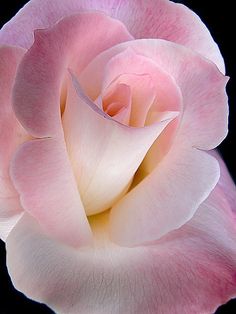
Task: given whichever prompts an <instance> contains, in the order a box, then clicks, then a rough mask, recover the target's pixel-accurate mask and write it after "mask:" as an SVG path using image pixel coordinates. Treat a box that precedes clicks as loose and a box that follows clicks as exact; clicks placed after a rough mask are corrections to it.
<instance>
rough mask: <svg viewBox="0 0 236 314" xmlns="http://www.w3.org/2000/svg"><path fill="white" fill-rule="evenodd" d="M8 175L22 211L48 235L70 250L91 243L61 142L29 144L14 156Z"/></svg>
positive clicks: (82, 209) (22, 146)
mask: <svg viewBox="0 0 236 314" xmlns="http://www.w3.org/2000/svg"><path fill="white" fill-rule="evenodd" d="M10 171H11V177H12V180H13V183H14V185H15V187H16V189H17V191H18V192H19V194H20V199H21V204H22V206H23V208H24V209H25V210H26V211H28V212H29V213H30V214H31V215H32V216H34V217H35V218H36V219H37V220H38V221H39V223H40V224H41V225H42V226H43V229H44V230H45V231H46V233H47V234H49V235H51V236H54V237H55V238H56V239H59V240H60V241H63V242H65V243H67V244H69V245H73V246H83V245H87V244H88V243H90V241H91V233H90V232H91V231H90V228H89V225H88V221H87V218H86V215H85V211H84V208H83V205H82V203H81V200H80V196H79V192H78V190H77V187H76V183H75V180H74V178H73V174H72V171H71V168H70V165H69V163H68V159H67V154H66V152H65V145H64V143H63V142H59V141H56V140H54V139H41V140H33V141H28V142H27V143H25V144H23V145H21V146H20V148H19V149H18V151H17V152H16V154H15V156H14V159H13V161H12V164H11V168H10Z"/></svg>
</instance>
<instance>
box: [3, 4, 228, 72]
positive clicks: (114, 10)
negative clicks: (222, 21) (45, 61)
mask: <svg viewBox="0 0 236 314" xmlns="http://www.w3.org/2000/svg"><path fill="white" fill-rule="evenodd" d="M84 9H85V10H100V11H104V12H106V13H107V14H108V15H110V16H112V17H114V18H117V19H119V20H120V21H122V22H123V23H124V24H125V25H126V26H127V28H128V30H129V31H130V32H131V33H132V34H133V35H134V37H135V38H163V39H167V40H170V41H173V42H176V43H179V44H182V45H185V46H187V47H189V48H191V49H193V50H196V51H197V52H200V53H201V54H203V55H204V56H206V57H207V58H209V59H210V60H212V61H213V62H215V63H216V64H217V65H218V67H219V69H220V70H221V71H222V72H224V61H223V59H222V56H221V54H220V51H219V49H218V47H217V45H216V44H215V42H214V41H213V39H212V37H211V35H210V33H209V31H208V29H207V28H206V26H205V25H204V24H203V23H202V21H201V20H200V18H199V17H198V16H197V15H196V14H195V13H193V12H192V11H191V10H189V9H188V8H187V7H185V6H184V5H181V4H176V3H172V2H170V1H168V0H156V1H153V0H141V1H132V0H127V1H120V0H119V1H118V0H101V1H97V0H89V1H88V0H63V1H62V0H53V1H51V0H31V1H30V2H29V3H28V4H27V5H26V6H25V7H24V8H23V9H22V10H21V11H20V12H19V13H18V14H17V15H16V16H15V17H14V18H13V19H12V20H11V21H10V22H9V23H7V24H6V25H5V26H4V27H3V29H2V30H1V33H0V42H2V43H8V44H14V45H20V46H22V47H26V48H29V47H30V46H31V44H32V42H33V30H34V29H36V28H46V27H49V26H51V25H53V24H55V23H56V22H57V21H58V20H60V19H61V18H62V17H65V16H68V15H70V14H73V13H75V12H78V11H80V10H84Z"/></svg>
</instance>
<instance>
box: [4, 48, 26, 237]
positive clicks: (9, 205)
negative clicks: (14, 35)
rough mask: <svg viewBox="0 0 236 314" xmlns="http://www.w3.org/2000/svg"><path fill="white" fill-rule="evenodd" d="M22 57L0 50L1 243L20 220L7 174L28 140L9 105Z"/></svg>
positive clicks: (16, 50) (10, 50) (14, 51)
mask: <svg viewBox="0 0 236 314" xmlns="http://www.w3.org/2000/svg"><path fill="white" fill-rule="evenodd" d="M24 53H25V51H24V49H22V48H14V47H10V46H1V47H0V73H1V76H2V79H1V80H0V91H1V92H0V104H1V106H0V226H1V227H0V238H1V239H2V240H4V241H5V240H6V237H7V236H8V234H9V232H10V231H11V229H12V228H13V227H14V225H15V223H16V222H17V220H18V219H19V218H20V217H21V206H20V203H19V199H18V194H17V192H16V191H15V189H14V187H13V185H12V182H11V180H10V178H9V173H8V170H9V162H10V159H11V155H12V153H13V152H14V150H15V149H16V148H17V146H18V145H20V144H21V143H22V142H24V141H26V139H27V134H26V132H25V130H24V129H23V128H22V126H21V125H20V124H19V122H18V121H17V120H16V118H15V115H14V113H13V110H12V103H11V102H12V100H11V93H12V86H13V83H14V79H15V74H16V70H17V67H18V64H19V63H20V61H21V59H22V56H23V55H24Z"/></svg>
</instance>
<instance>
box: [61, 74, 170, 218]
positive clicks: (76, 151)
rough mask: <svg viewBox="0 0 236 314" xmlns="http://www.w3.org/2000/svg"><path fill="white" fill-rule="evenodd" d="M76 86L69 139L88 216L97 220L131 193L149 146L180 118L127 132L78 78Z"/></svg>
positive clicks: (66, 122)
mask: <svg viewBox="0 0 236 314" xmlns="http://www.w3.org/2000/svg"><path fill="white" fill-rule="evenodd" d="M73 82H74V86H73V85H72V83H70V84H69V88H68V99H67V104H66V108H65V112H64V114H63V126H64V134H65V140H66V144H67V150H68V153H69V156H70V160H71V163H72V167H73V170H74V174H75V176H76V179H77V183H78V188H79V192H80V195H81V198H82V201H83V204H84V207H85V211H86V214H87V215H93V214H97V213H100V212H103V211H105V210H106V209H108V208H110V207H112V206H113V204H114V203H116V202H117V200H118V199H120V198H121V197H122V196H123V195H124V194H125V193H126V191H127V189H128V188H129V185H130V183H131V182H132V180H133V177H134V174H135V172H136V171H137V169H138V167H139V165H140V164H141V162H142V160H143V158H144V157H145V155H146V153H147V151H148V150H149V148H150V146H151V145H152V143H153V142H154V141H155V139H156V138H157V137H158V135H159V134H160V133H161V132H162V130H163V129H164V128H165V127H166V126H167V125H168V123H169V122H170V121H171V120H172V119H174V118H175V117H176V113H173V115H172V116H171V117H170V116H169V115H168V117H165V116H163V119H162V121H160V122H158V123H154V124H153V125H151V126H146V127H141V128H134V127H128V126H126V125H124V124H121V123H119V122H117V121H115V120H114V119H112V118H109V116H108V115H107V114H106V113H104V111H102V110H101V109H100V108H99V107H98V106H95V105H94V103H93V102H92V101H91V100H90V99H89V98H88V97H87V96H85V95H84V96H83V93H82V92H81V89H80V86H79V84H78V82H77V81H76V79H75V78H74V81H73ZM94 106H95V107H96V108H95V107H94Z"/></svg>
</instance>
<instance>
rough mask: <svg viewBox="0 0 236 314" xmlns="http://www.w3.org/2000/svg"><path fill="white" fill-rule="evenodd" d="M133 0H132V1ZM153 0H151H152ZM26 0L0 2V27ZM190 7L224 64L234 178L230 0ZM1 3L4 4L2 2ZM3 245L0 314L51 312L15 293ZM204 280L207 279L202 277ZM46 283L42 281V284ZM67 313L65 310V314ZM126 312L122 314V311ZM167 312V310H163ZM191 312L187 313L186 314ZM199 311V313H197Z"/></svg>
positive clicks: (231, 309) (227, 311)
mask: <svg viewBox="0 0 236 314" xmlns="http://www.w3.org/2000/svg"><path fill="white" fill-rule="evenodd" d="M134 1H135V0H134ZM153 1H155V0H153ZM26 2H27V1H20V0H19V1H9V2H8V1H7V2H6V1H3V0H1V4H0V27H1V26H2V25H3V24H4V23H6V22H7V21H8V20H9V19H10V18H11V17H12V16H14V14H15V13H16V12H17V11H18V10H19V9H20V8H21V7H22V6H23V5H24V4H25V3H26ZM175 2H181V3H183V4H185V5H187V6H188V7H189V8H191V9H192V10H194V11H195V12H196V13H197V14H198V15H199V16H200V17H201V19H202V20H203V22H204V23H205V24H206V25H207V27H208V28H209V30H210V31H211V33H212V35H213V38H214V39H215V41H216V42H217V43H218V45H219V47H220V50H221V52H222V55H223V57H224V59H225V63H226V73H227V75H228V76H230V78H231V79H230V81H229V83H228V86H227V92H228V96H229V106H230V120H229V135H228V137H227V139H226V140H225V141H224V142H223V143H222V144H221V145H220V151H221V154H222V156H223V158H224V160H225V162H226V164H227V166H228V168H229V171H230V173H231V175H232V177H233V178H234V180H236V162H235V159H236V155H235V151H234V149H235V147H234V144H235V143H234V139H235V135H236V134H235V132H236V128H235V122H234V121H235V117H236V109H235V104H236V51H235V46H236V45H235V31H236V28H235V24H234V22H235V21H234V19H235V17H233V12H235V10H234V8H233V1H230V0H226V1H212V0H205V1H201V0H192V1H191V0H182V1H181V0H180V1H175ZM4 4H5V5H4ZM5 263H6V261H5V248H4V244H3V242H1V241H0V314H15V313H24V314H37V313H42V314H50V313H53V312H52V311H51V310H50V309H48V308H47V307H46V306H44V305H41V304H38V303H36V302H33V301H30V300H29V299H27V298H26V297H24V295H23V294H21V293H19V292H17V291H16V290H15V289H14V288H13V286H12V284H11V281H10V279H9V276H8V274H7V269H6V266H5ZM206 280H207V279H206ZM45 284H46V283H45ZM231 313H232V314H233V313H236V300H231V301H230V302H228V303H227V304H225V305H223V306H221V307H220V308H219V309H218V310H217V312H216V314H231ZM68 314H69V313H68ZM124 314H126V313H124ZM166 314H171V313H166ZM189 314H191V313H189ZM199 314H202V313H199Z"/></svg>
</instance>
